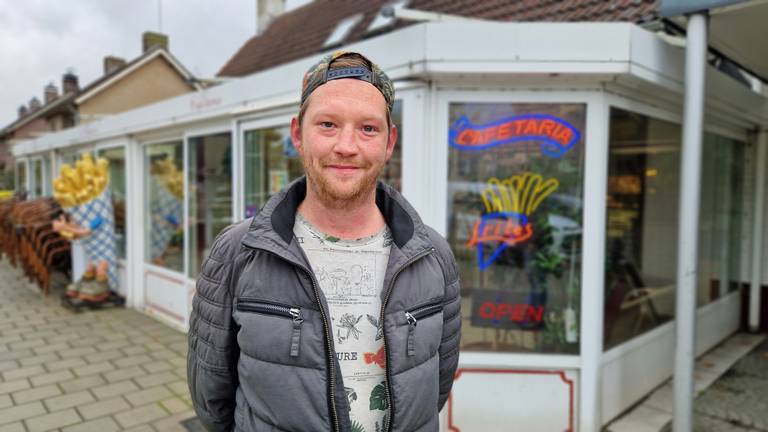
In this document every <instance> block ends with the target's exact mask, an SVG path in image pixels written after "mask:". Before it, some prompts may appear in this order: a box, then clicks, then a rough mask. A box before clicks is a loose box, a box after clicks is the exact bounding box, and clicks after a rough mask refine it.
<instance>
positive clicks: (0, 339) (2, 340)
mask: <svg viewBox="0 0 768 432" xmlns="http://www.w3.org/2000/svg"><path fill="white" fill-rule="evenodd" d="M23 340H24V339H22V338H21V335H19V334H12V335H8V336H0V345H3V344H11V343H15V342H21V341H23Z"/></svg>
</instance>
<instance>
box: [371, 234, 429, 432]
mask: <svg viewBox="0 0 768 432" xmlns="http://www.w3.org/2000/svg"><path fill="white" fill-rule="evenodd" d="M434 251H435V248H430V249H428V250H426V251H423V252H422V253H420V254H418V255H416V256H414V257H412V258H411V259H409V260H408V261H406V263H405V264H403V265H402V266H401V267H400V268H399V269H397V272H396V273H395V274H394V275H393V276H392V280H390V281H389V286H387V292H386V294H385V295H384V301H383V302H382V303H381V317H380V321H379V322H381V323H382V326H383V324H384V309H385V308H386V307H387V302H388V301H389V296H390V295H391V294H392V288H394V286H395V280H396V279H397V277H398V276H399V275H400V273H401V272H402V271H403V270H405V269H406V268H407V267H408V266H410V265H411V264H413V263H414V262H416V261H417V260H419V259H421V258H424V257H425V256H427V255H429V254H431V253H432V252H434ZM383 327H384V359H385V364H384V369H385V372H386V377H387V385H386V386H385V389H386V391H387V406H388V407H389V410H388V411H387V428H386V429H385V430H384V432H390V431H391V430H392V419H393V418H394V414H395V406H394V405H393V404H392V393H391V392H390V391H389V387H390V383H391V382H392V372H391V370H390V368H389V364H390V361H389V351H387V330H386V326H383Z"/></svg>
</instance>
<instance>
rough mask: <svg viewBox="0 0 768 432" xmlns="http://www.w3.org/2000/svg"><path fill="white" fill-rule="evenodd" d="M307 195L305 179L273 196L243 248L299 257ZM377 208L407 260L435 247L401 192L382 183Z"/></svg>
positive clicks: (247, 236)
mask: <svg viewBox="0 0 768 432" xmlns="http://www.w3.org/2000/svg"><path fill="white" fill-rule="evenodd" d="M306 193H307V180H306V177H301V178H299V179H297V180H295V181H294V182H292V183H291V184H290V185H288V187H287V188H286V189H285V190H283V191H281V192H279V193H277V194H276V195H274V196H272V198H270V199H269V201H267V203H266V204H265V205H264V207H262V208H261V210H259V213H258V214H257V215H256V216H254V218H253V221H252V222H251V225H250V227H249V229H248V233H247V234H246V235H245V237H243V241H242V243H243V245H245V246H247V247H250V248H259V249H267V250H271V251H273V252H278V253H279V249H283V250H287V251H293V254H294V255H296V254H295V250H296V249H297V246H296V244H295V243H296V242H295V241H294V240H293V239H294V236H293V225H294V223H295V221H296V210H297V209H298V207H299V204H301V202H302V201H303V200H304V197H305V196H306ZM376 205H377V206H378V207H379V210H380V211H381V213H382V215H383V216H384V220H385V221H386V223H387V226H388V227H389V229H390V231H391V232H392V239H393V241H394V244H395V245H396V246H397V248H399V249H400V251H401V252H402V253H403V254H404V255H405V256H410V255H415V254H417V253H419V252H420V251H422V250H423V249H428V248H431V247H432V243H431V241H430V240H429V237H428V234H427V230H426V227H425V226H424V224H423V223H422V222H421V218H420V217H419V215H418V214H417V213H416V210H415V209H414V208H413V207H412V206H411V205H410V204H409V203H408V201H406V200H405V198H404V197H403V196H402V195H401V194H400V193H399V192H398V191H396V190H395V189H393V188H392V187H390V186H389V185H387V184H385V183H383V182H381V181H379V182H378V184H377V185H376Z"/></svg>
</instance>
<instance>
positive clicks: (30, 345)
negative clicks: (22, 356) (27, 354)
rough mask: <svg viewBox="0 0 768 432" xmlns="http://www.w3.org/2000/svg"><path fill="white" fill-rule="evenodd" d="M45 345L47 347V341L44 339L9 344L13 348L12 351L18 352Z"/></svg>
mask: <svg viewBox="0 0 768 432" xmlns="http://www.w3.org/2000/svg"><path fill="white" fill-rule="evenodd" d="M43 345H45V341H44V340H43V339H32V340H24V341H21V342H14V343H11V344H9V345H8V346H9V347H11V350H13V351H18V350H23V349H29V348H35V347H39V346H43Z"/></svg>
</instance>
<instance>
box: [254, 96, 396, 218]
mask: <svg viewBox="0 0 768 432" xmlns="http://www.w3.org/2000/svg"><path fill="white" fill-rule="evenodd" d="M402 120H403V103H402V101H401V100H397V101H395V104H394V106H393V108H392V122H393V123H394V124H395V126H397V128H398V131H399V132H400V133H399V134H398V138H397V143H396V144H395V150H394V151H393V152H392V157H391V158H390V160H389V162H388V163H387V164H386V165H385V166H384V169H383V170H382V172H381V176H380V178H381V180H382V181H384V182H386V183H387V184H389V185H390V186H392V187H394V188H396V189H397V190H402V174H401V172H402V158H401V155H402V148H401V146H402V140H401V138H400V137H401V136H402V129H401V128H402ZM244 138H245V140H244V141H245V217H246V218H248V217H251V216H254V215H255V214H256V213H257V212H258V210H259V209H260V208H261V206H263V205H264V203H266V202H267V200H268V199H269V197H271V196H272V195H274V194H275V193H277V192H279V191H280V190H281V189H283V188H284V187H285V186H286V185H288V183H290V182H291V181H293V180H295V179H297V178H299V177H301V176H302V175H304V167H303V166H302V164H301V158H300V157H299V154H298V153H297V151H296V148H295V147H294V146H293V142H292V141H291V130H290V127H288V126H278V127H271V128H264V129H254V130H248V131H246V132H245V134H244Z"/></svg>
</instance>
